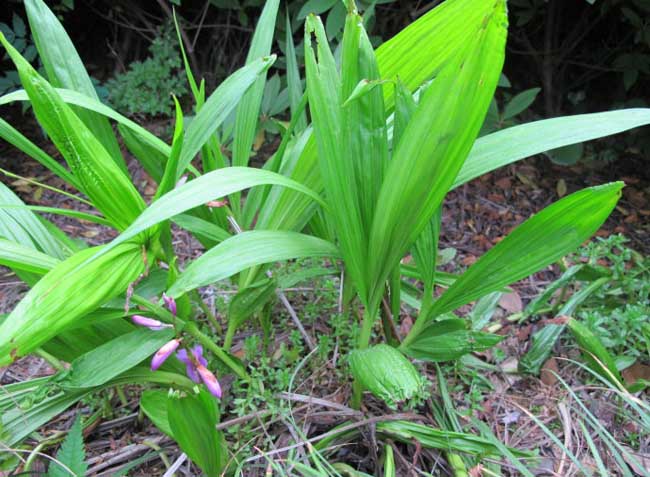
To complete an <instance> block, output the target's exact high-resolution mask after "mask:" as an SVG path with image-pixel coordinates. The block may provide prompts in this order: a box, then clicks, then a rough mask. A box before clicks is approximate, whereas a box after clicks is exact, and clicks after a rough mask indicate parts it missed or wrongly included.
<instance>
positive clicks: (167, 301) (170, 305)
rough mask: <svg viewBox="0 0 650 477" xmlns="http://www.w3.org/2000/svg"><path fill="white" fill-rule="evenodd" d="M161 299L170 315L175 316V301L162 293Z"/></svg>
mask: <svg viewBox="0 0 650 477" xmlns="http://www.w3.org/2000/svg"><path fill="white" fill-rule="evenodd" d="M162 298H163V301H164V302H165V305H167V309H169V311H170V312H171V314H172V315H174V316H176V300H174V298H172V297H171V296H169V295H167V294H166V293H163V296H162Z"/></svg>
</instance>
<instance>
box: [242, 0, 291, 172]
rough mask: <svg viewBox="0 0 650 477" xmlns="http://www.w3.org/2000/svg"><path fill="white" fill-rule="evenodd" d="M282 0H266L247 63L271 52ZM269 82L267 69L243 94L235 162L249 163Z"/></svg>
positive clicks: (243, 164)
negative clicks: (263, 97) (267, 80)
mask: <svg viewBox="0 0 650 477" xmlns="http://www.w3.org/2000/svg"><path fill="white" fill-rule="evenodd" d="M279 6H280V0H268V1H266V2H265V3H264V9H263V10H262V14H261V15H260V19H259V21H258V22H257V27H256V28H255V33H254V34H253V39H252V40H251V46H250V49H249V50H248V55H247V56H246V64H247V65H249V64H251V63H252V62H254V61H256V60H257V58H260V57H262V56H268V55H269V54H270V53H271V45H272V44H273V33H274V31H275V20H276V18H277V15H278V7H279ZM265 84H266V70H264V71H263V72H261V73H260V75H259V76H258V77H257V79H256V80H255V82H254V83H253V85H252V86H251V87H250V88H249V90H248V91H247V92H246V94H244V95H243V96H242V98H241V101H240V102H239V105H238V106H237V115H236V118H235V131H234V133H233V135H234V136H233V144H232V165H233V166H246V165H248V158H249V156H250V153H251V148H252V146H253V141H254V140H255V133H256V132H257V121H258V119H259V115H260V106H261V104H262V96H263V94H264V85H265Z"/></svg>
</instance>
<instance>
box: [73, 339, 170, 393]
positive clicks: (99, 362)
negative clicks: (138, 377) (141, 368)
mask: <svg viewBox="0 0 650 477" xmlns="http://www.w3.org/2000/svg"><path fill="white" fill-rule="evenodd" d="M173 336H174V330H172V329H163V330H159V331H152V330H149V329H147V328H138V329H136V330H134V331H132V332H130V333H127V334H125V335H122V336H120V337H118V338H115V339H113V340H111V341H108V342H107V343H105V344H103V345H102V346H99V347H97V348H95V349H93V350H92V351H89V352H88V353H86V354H84V355H83V356H80V357H79V358H77V359H75V360H74V361H73V362H72V363H71V364H70V371H69V374H68V375H67V376H66V377H65V378H64V379H63V380H61V381H60V385H61V386H63V387H64V388H90V387H95V386H100V385H102V384H104V383H106V382H107V381H109V380H111V379H113V378H114V377H116V376H118V375H119V374H122V373H123V372H124V371H127V370H129V369H131V368H133V367H134V366H137V365H138V364H140V363H141V362H142V361H143V360H145V359H146V358H148V357H149V356H151V355H152V354H154V353H155V352H156V351H158V349H159V348H160V347H161V346H162V345H164V344H165V343H167V342H168V341H169V340H171V339H172V337H173Z"/></svg>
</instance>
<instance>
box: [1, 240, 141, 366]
mask: <svg viewBox="0 0 650 477" xmlns="http://www.w3.org/2000/svg"><path fill="white" fill-rule="evenodd" d="M98 248H99V247H95V248H89V249H86V250H83V251H81V252H78V253H76V254H75V255H73V256H72V257H70V258H68V259H66V260H65V261H63V262H61V263H59V264H58V265H57V266H56V267H54V268H53V269H52V270H51V271H50V272H49V273H48V274H47V275H45V276H44V277H43V278H42V279H41V280H40V281H39V282H38V283H37V284H36V286H34V288H32V289H31V290H30V291H29V293H27V295H26V296H25V297H24V298H23V299H22V300H21V301H20V303H18V305H17V306H16V308H14V310H13V311H12V312H11V314H10V315H9V316H8V317H7V319H6V320H5V321H4V322H3V323H2V324H1V325H0V366H3V365H6V364H7V363H10V362H11V361H13V360H14V359H16V358H18V357H21V356H25V355H26V354H28V353H30V352H31V351H33V350H34V349H36V348H38V347H39V346H41V345H42V344H43V343H45V342H46V341H48V340H49V339H51V338H53V337H54V336H56V335H57V334H59V333H60V332H61V331H63V330H65V329H66V328H67V327H68V326H70V325H71V324H72V323H73V322H75V321H76V320H77V319H79V318H81V317H83V316H84V315H87V314H88V313H89V312H91V311H93V310H95V309H96V308H98V307H99V306H100V305H102V304H104V303H105V302H107V301H108V300H109V299H111V298H113V297H115V296H117V295H118V294H120V293H122V292H123V291H124V290H126V288H127V286H128V285H129V283H131V282H133V281H134V280H135V279H136V278H137V277H138V275H139V274H140V273H141V272H142V271H143V270H144V263H143V258H142V251H141V249H140V247H139V246H137V245H134V244H124V245H121V246H119V247H116V248H114V249H113V250H111V251H109V252H108V253H106V254H104V255H102V256H100V257H99V258H97V259H96V260H95V261H94V262H92V263H90V264H89V265H87V266H80V265H81V264H82V263H85V262H86V261H87V260H88V259H89V258H90V257H91V256H93V255H94V254H96V253H97V251H98Z"/></svg>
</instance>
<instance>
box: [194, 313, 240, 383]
mask: <svg viewBox="0 0 650 477" xmlns="http://www.w3.org/2000/svg"><path fill="white" fill-rule="evenodd" d="M185 331H187V332H188V333H189V334H191V335H192V336H194V337H195V338H196V339H197V340H198V341H199V342H200V343H201V344H202V345H203V346H205V347H206V348H208V349H209V350H210V351H212V352H213V353H214V355H215V356H216V357H217V358H219V359H220V360H221V361H222V362H223V363H224V364H225V365H226V366H228V367H229V368H230V369H232V370H233V371H234V372H235V374H236V375H237V376H239V377H240V378H242V379H244V380H246V381H250V376H249V375H248V373H247V372H246V370H245V369H244V368H243V367H242V366H240V365H239V364H238V363H237V362H236V361H235V360H233V359H232V358H231V357H230V355H229V354H228V353H227V352H226V351H224V349H223V348H221V347H219V346H217V344H216V343H215V342H214V341H212V340H211V339H210V337H209V336H207V335H206V334H204V333H202V332H201V331H200V330H199V329H198V328H197V327H196V325H195V324H194V323H191V322H188V323H186V324H185Z"/></svg>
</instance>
